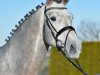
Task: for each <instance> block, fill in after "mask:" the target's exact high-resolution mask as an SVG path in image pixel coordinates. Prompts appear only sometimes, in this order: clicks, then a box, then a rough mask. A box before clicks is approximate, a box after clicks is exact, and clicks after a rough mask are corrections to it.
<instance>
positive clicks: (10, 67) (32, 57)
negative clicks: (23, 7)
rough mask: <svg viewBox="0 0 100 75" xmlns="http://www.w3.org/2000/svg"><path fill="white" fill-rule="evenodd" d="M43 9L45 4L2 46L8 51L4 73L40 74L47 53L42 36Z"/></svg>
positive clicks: (15, 74)
mask: <svg viewBox="0 0 100 75" xmlns="http://www.w3.org/2000/svg"><path fill="white" fill-rule="evenodd" d="M43 10H44V6H43V7H42V8H40V9H38V10H37V11H36V12H35V14H33V15H32V16H30V17H29V18H28V19H27V20H26V21H25V22H24V23H23V25H21V26H20V27H19V29H18V30H17V31H16V32H15V33H14V35H13V36H12V38H11V39H10V40H9V42H8V43H7V44H6V45H5V46H4V48H2V49H4V50H5V52H6V53H5V54H4V55H5V56H4V57H5V60H6V61H5V63H6V65H5V66H6V67H7V68H5V67H4V68H3V69H2V70H1V69H0V70H1V71H0V72H2V75H33V74H34V75H37V74H38V72H39V70H40V67H41V65H42V62H43V60H44V58H45V55H46V53H47V51H46V48H45V45H44V42H43V37H42V31H43V24H44V12H43ZM0 63H1V64H2V62H0ZM4 69H6V70H4ZM3 71H4V72H3ZM6 73H7V74H6Z"/></svg>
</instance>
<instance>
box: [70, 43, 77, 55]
mask: <svg viewBox="0 0 100 75" xmlns="http://www.w3.org/2000/svg"><path fill="white" fill-rule="evenodd" d="M69 53H70V54H75V53H76V46H75V45H74V44H71V45H70V52H69Z"/></svg>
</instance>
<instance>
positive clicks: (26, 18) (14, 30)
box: [5, 2, 44, 44]
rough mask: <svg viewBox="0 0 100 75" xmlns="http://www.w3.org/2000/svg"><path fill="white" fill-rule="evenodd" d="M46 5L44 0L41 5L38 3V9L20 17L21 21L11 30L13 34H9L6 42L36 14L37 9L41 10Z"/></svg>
mask: <svg viewBox="0 0 100 75" xmlns="http://www.w3.org/2000/svg"><path fill="white" fill-rule="evenodd" d="M43 5H44V3H43V2H42V3H41V5H37V6H36V9H32V10H31V11H29V12H28V13H27V14H26V15H25V16H24V18H22V19H20V21H18V25H15V28H16V29H12V31H11V32H10V35H11V36H8V37H7V39H5V41H6V44H7V42H8V41H9V40H10V39H11V37H12V36H13V35H14V33H15V32H16V31H17V30H18V29H19V28H20V26H21V25H22V24H23V23H24V22H25V21H27V20H28V19H29V18H30V17H31V16H32V15H34V14H35V13H36V11H37V10H39V9H40V8H41V7H42V6H43Z"/></svg>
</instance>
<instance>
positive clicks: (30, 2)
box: [0, 0, 100, 46]
mask: <svg viewBox="0 0 100 75" xmlns="http://www.w3.org/2000/svg"><path fill="white" fill-rule="evenodd" d="M41 2H44V3H45V2H46V0H0V46H2V45H3V44H4V43H5V41H4V40H5V39H6V37H7V36H9V35H10V34H9V33H10V31H11V30H12V29H13V28H14V26H15V24H17V22H18V21H19V20H20V19H21V18H23V16H24V15H25V14H26V13H27V12H28V11H30V10H31V9H33V8H35V6H37V5H38V4H40V3H41ZM66 7H67V8H68V10H70V12H71V13H72V14H73V16H74V20H73V26H74V27H75V28H77V26H78V25H79V23H80V21H81V20H90V21H93V22H97V23H99V24H100V0H69V3H68V4H67V5H66Z"/></svg>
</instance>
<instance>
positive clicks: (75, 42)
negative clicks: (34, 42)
mask: <svg viewBox="0 0 100 75" xmlns="http://www.w3.org/2000/svg"><path fill="white" fill-rule="evenodd" d="M67 3H68V0H47V3H46V5H45V11H44V14H45V19H46V20H45V24H44V40H45V42H46V43H47V44H48V45H49V46H55V47H57V48H58V49H59V50H61V51H62V52H63V53H64V54H65V56H66V57H68V58H74V59H77V58H79V56H80V54H81V43H80V41H79V39H78V38H77V34H76V31H75V29H74V27H72V19H73V16H72V14H71V13H70V12H69V11H68V9H67V8H66V7H65V4H67Z"/></svg>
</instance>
